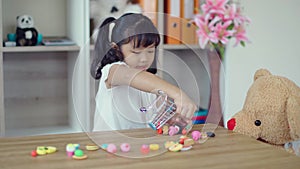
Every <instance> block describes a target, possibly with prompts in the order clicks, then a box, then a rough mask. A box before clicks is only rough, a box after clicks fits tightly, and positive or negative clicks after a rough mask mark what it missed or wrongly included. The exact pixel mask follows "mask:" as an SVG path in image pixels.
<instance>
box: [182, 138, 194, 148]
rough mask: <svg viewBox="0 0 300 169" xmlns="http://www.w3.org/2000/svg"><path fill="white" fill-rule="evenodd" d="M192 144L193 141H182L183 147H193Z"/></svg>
mask: <svg viewBox="0 0 300 169" xmlns="http://www.w3.org/2000/svg"><path fill="white" fill-rule="evenodd" d="M194 143H195V142H194V140H193V139H190V138H188V139H185V140H184V144H183V145H184V146H185V147H189V146H192V145H194Z"/></svg>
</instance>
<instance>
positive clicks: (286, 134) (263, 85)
mask: <svg viewBox="0 0 300 169" xmlns="http://www.w3.org/2000/svg"><path fill="white" fill-rule="evenodd" d="M232 119H235V120H234V121H235V124H233V122H232V121H231V124H229V121H230V120H229V121H228V129H232V130H233V131H236V132H239V133H242V134H245V135H249V136H251V137H254V138H256V139H259V140H264V141H265V142H267V143H270V144H274V145H283V144H285V143H287V142H291V141H295V140H299V139H300V88H299V87H298V86H297V85H296V84H295V83H294V82H292V81H290V80H289V79H287V78H285V77H281V76H275V75H272V74H271V73H270V72H269V71H268V70H266V69H260V70H258V71H257V72H256V73H255V76H254V83H253V84H252V86H251V87H250V89H249V91H248V93H247V97H246V100H245V103H244V107H243V109H242V110H241V111H239V112H238V113H236V114H235V115H234V116H233V118H232ZM256 120H259V121H260V122H261V125H260V126H257V125H255V121H256Z"/></svg>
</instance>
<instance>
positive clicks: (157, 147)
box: [149, 144, 159, 150]
mask: <svg viewBox="0 0 300 169" xmlns="http://www.w3.org/2000/svg"><path fill="white" fill-rule="evenodd" d="M149 148H150V150H158V149H159V145H158V144H150V145H149Z"/></svg>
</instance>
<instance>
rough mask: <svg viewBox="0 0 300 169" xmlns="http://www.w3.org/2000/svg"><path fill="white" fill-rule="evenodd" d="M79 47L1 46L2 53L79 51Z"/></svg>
mask: <svg viewBox="0 0 300 169" xmlns="http://www.w3.org/2000/svg"><path fill="white" fill-rule="evenodd" d="M79 50H80V47H79V46H77V45H72V46H17V47H3V52H4V53H13V52H72V51H79Z"/></svg>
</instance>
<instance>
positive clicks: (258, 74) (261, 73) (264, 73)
mask: <svg viewBox="0 0 300 169" xmlns="http://www.w3.org/2000/svg"><path fill="white" fill-rule="evenodd" d="M269 75H272V74H271V73H270V72H269V71H268V70H267V69H259V70H257V71H256V72H255V75H254V81H255V80H256V79H258V78H260V77H262V76H269Z"/></svg>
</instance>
